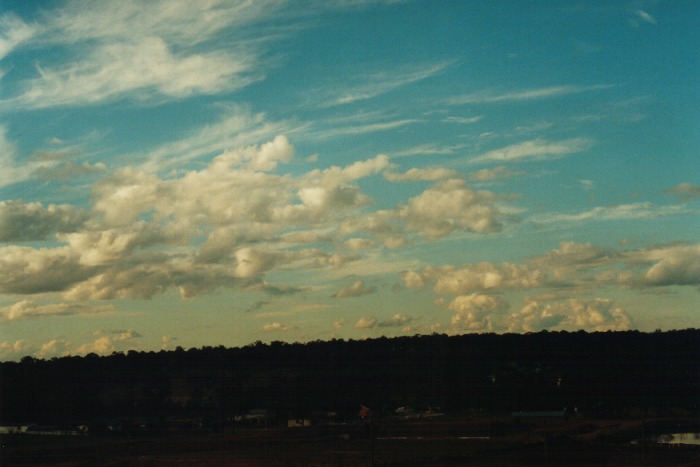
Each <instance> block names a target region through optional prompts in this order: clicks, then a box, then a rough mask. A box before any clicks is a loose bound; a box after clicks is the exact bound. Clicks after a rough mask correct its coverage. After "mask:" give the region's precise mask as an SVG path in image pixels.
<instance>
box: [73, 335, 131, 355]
mask: <svg viewBox="0 0 700 467" xmlns="http://www.w3.org/2000/svg"><path fill="white" fill-rule="evenodd" d="M97 334H103V333H102V332H98V333H97ZM139 337H141V334H139V333H138V332H136V331H134V330H133V329H128V330H122V331H111V332H109V333H107V334H105V335H100V336H99V337H97V338H96V339H95V340H94V341H93V342H89V343H86V344H82V345H80V346H78V347H76V348H75V349H74V350H72V351H71V352H70V353H71V354H77V355H85V354H89V353H95V354H98V355H109V354H111V353H112V352H115V351H119V350H125V349H127V348H130V347H133V342H132V341H133V340H134V339H138V338H139Z"/></svg>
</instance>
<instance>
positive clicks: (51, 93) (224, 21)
mask: <svg viewBox="0 0 700 467" xmlns="http://www.w3.org/2000/svg"><path fill="white" fill-rule="evenodd" d="M278 8H279V5H277V6H276V4H275V2H266V1H261V2H253V3H248V2H222V1H213V2H209V3H207V4H206V5H202V4H193V3H190V2H167V1H162V0H161V1H154V2H149V3H148V4H144V3H143V2H137V1H131V0H125V1H123V2H118V3H108V4H105V5H96V4H93V3H91V2H86V1H77V2H72V3H68V4H65V5H64V6H63V7H62V8H60V9H57V10H54V11H50V12H47V13H46V14H45V15H44V16H43V17H41V18H40V19H39V20H38V22H37V23H36V25H34V26H33V27H29V26H27V25H24V24H23V23H21V21H20V20H18V19H16V18H14V17H11V16H4V17H3V19H2V23H3V24H2V25H4V26H7V27H8V31H9V32H7V33H6V35H5V36H4V37H2V38H0V55H2V54H7V53H10V52H11V51H12V49H13V48H15V47H16V46H17V45H19V44H20V43H22V42H25V43H28V42H31V39H33V38H35V39H36V40H37V41H41V42H42V43H44V44H46V43H48V44H53V45H55V46H57V47H60V48H62V51H63V52H64V53H62V54H60V55H61V57H62V58H63V61H61V62H56V61H55V60H54V59H52V58H51V57H50V56H47V57H44V58H43V60H42V61H41V62H39V63H38V64H37V68H36V71H37V75H38V76H37V77H35V78H33V79H30V80H27V81H25V82H23V83H21V84H20V89H21V91H20V92H19V93H18V94H17V95H15V96H14V97H13V98H10V99H8V100H5V101H4V102H3V105H4V106H6V107H7V106H13V107H17V106H22V107H25V108H27V107H28V108H46V107H53V106H65V105H86V104H96V103H101V102H106V101H114V100H117V99H122V98H130V99H136V100H140V101H144V100H152V99H156V100H163V99H165V100H168V99H179V98H183V97H188V96H191V95H195V94H214V93H220V92H224V91H232V90H236V89H239V88H241V87H243V86H246V85H248V84H250V83H251V82H253V81H255V80H257V79H260V78H261V77H262V73H261V70H262V69H263V68H264V67H263V66H262V63H261V60H260V59H259V56H260V53H261V47H262V46H261V44H264V43H265V42H266V41H265V40H264V35H259V37H256V40H255V41H246V40H245V36H246V31H247V29H246V27H250V26H252V25H254V24H256V23H260V22H261V21H264V20H265V19H267V18H269V17H270V16H271V15H273V14H274V10H275V9H278ZM227 28H228V29H229V30H235V31H236V34H238V35H239V41H237V44H236V47H227V48H223V47H221V46H220V45H213V44H212V43H211V42H210V41H209V39H211V38H212V37H214V36H215V35H217V34H218V33H220V31H222V30H224V29H227ZM257 33H258V34H260V29H258V30H257Z"/></svg>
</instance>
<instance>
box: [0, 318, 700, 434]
mask: <svg viewBox="0 0 700 467" xmlns="http://www.w3.org/2000/svg"><path fill="white" fill-rule="evenodd" d="M0 384H1V385H0V391H1V392H0V423H18V422H34V423H45V424H57V423H61V422H65V421H68V420H72V421H76V420H80V421H87V422H94V421H97V420H104V419H107V418H114V417H124V418H128V417H131V418H139V417H142V418H148V419H153V420H157V419H161V420H164V419H166V418H167V417H174V416H181V417H198V418H201V419H203V420H207V421H208V422H209V423H210V424H211V425H212V426H222V424H223V423H224V422H225V420H229V419H230V418H231V417H233V416H234V415H236V414H240V413H245V411H247V410H249V409H253V408H266V409H270V410H272V411H274V412H275V413H277V414H279V415H280V416H292V417H298V416H304V415H305V414H309V413H311V412H314V411H324V410H332V411H336V412H338V413H340V414H345V415H347V416H348V417H349V416H351V415H352V414H355V415H356V414H357V410H358V408H359V406H360V404H362V405H366V406H368V407H371V408H373V409H374V410H375V411H377V412H381V411H383V410H390V409H393V408H396V407H399V406H414V407H427V406H433V407H436V406H437V407H440V408H441V409H442V410H443V411H445V412H448V413H450V412H453V413H454V412H465V411H470V410H497V411H514V410H552V409H557V410H561V409H562V408H564V407H567V408H569V409H573V407H576V408H577V409H579V410H581V411H584V412H588V413H591V414H601V415H619V414H620V413H621V411H622V410H624V409H625V408H632V407H634V408H643V409H647V408H653V407H677V408H682V409H687V410H690V411H695V412H697V410H698V404H699V403H700V330H693V329H690V330H683V331H670V332H655V333H642V332H638V331H628V332H604V333H585V332H583V331H581V332H573V333H570V332H545V331H543V332H540V333H533V334H525V335H521V334H504V335H496V334H468V335H463V336H451V337H449V336H446V335H437V334H434V335H429V336H414V337H399V338H379V339H371V340H362V341H353V340H350V341H344V340H332V341H328V342H321V341H317V342H311V343H306V344H298V343H297V344H287V343H282V342H273V343H272V344H269V345H266V344H262V343H260V342H258V343H255V344H252V345H249V346H246V347H242V348H224V347H222V346H220V347H203V348H200V349H194V348H193V349H189V350H184V349H182V348H178V349H177V350H175V351H167V352H166V351H161V352H136V351H129V352H127V353H125V354H124V353H114V354H112V355H110V356H105V357H99V356H97V355H94V354H90V355H87V356H85V357H63V358H54V359H51V360H38V359H34V358H31V357H25V358H24V359H22V360H21V361H20V362H4V363H0Z"/></svg>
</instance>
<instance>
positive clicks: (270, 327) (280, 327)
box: [260, 322, 295, 332]
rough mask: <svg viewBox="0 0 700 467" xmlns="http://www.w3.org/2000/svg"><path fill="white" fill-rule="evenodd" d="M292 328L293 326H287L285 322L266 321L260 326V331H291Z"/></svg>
mask: <svg viewBox="0 0 700 467" xmlns="http://www.w3.org/2000/svg"><path fill="white" fill-rule="evenodd" d="M292 329H295V328H294V326H289V325H287V324H281V323H277V322H275V323H267V324H265V325H263V326H262V328H260V330H261V331H265V332H272V331H277V332H280V331H291V330H292Z"/></svg>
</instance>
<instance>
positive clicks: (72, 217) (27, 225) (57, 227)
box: [0, 200, 90, 242]
mask: <svg viewBox="0 0 700 467" xmlns="http://www.w3.org/2000/svg"><path fill="white" fill-rule="evenodd" d="M89 218H90V214H89V213H88V212H86V211H83V210H81V209H78V208H75V207H73V206H70V205H66V204H63V205H56V204H49V205H48V206H46V207H44V206H43V205H42V204H41V203H25V202H23V201H20V200H9V201H0V242H23V241H32V240H44V239H47V238H49V237H50V236H51V235H52V234H56V233H64V232H74V231H76V230H78V229H80V228H82V227H83V226H84V224H85V222H86V221H87V220H88V219H89Z"/></svg>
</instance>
